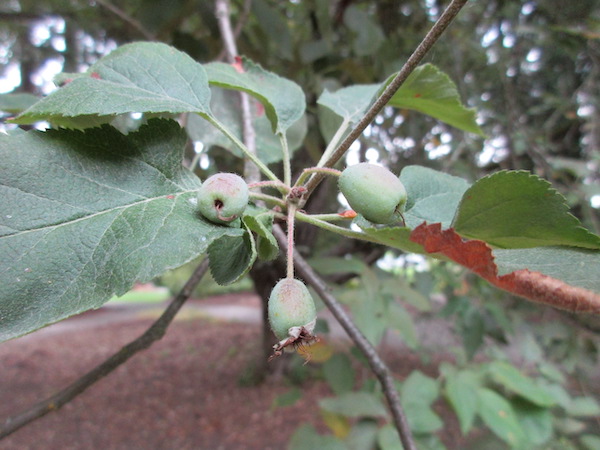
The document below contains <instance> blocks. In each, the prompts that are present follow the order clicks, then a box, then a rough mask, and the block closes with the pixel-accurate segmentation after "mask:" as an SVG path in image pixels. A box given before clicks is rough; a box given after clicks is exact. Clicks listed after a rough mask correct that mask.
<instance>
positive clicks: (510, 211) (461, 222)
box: [453, 171, 600, 249]
mask: <svg viewBox="0 0 600 450" xmlns="http://www.w3.org/2000/svg"><path fill="white" fill-rule="evenodd" d="M453 226H454V228H455V229H456V232H457V233H459V234H460V235H462V236H465V237H468V238H472V239H480V240H482V241H485V242H487V243H489V244H491V245H494V246H497V247H503V248H528V247H540V246H553V245H569V246H574V247H584V248H591V249H600V236H596V235H594V234H592V233H590V232H589V231H587V230H586V229H585V228H583V227H582V226H581V224H580V222H579V220H578V219H577V218H575V217H574V216H573V215H571V214H570V213H569V207H568V206H567V204H566V202H565V199H564V197H563V196H562V195H560V194H559V193H558V192H557V191H556V190H554V189H553V188H552V187H551V185H550V183H548V182H547V181H546V180H543V179H541V178H539V177H537V176H535V175H532V174H531V173H529V172H526V171H501V172H497V173H495V174H492V175H489V176H487V177H484V178H481V179H480V180H478V181H477V182H476V183H475V184H474V185H473V186H471V187H470V188H469V189H468V190H467V191H466V192H465V194H464V196H463V198H462V200H461V202H460V206H459V209H458V212H457V215H456V218H455V219H454V222H453Z"/></svg>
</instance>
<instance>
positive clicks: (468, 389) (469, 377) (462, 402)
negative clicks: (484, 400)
mask: <svg viewBox="0 0 600 450" xmlns="http://www.w3.org/2000/svg"><path fill="white" fill-rule="evenodd" d="M478 385H479V380H478V379H477V376H476V375H475V374H474V373H473V372H471V371H469V370H462V371H460V372H458V373H448V374H447V375H446V390H445V394H446V398H447V399H448V401H449V402H450V405H452V408H453V409H454V411H455V412H456V415H457V416H458V420H459V422H460V431H461V433H462V434H463V435H466V434H467V433H468V432H469V431H470V430H471V428H472V427H473V422H474V421H475V415H476V413H477V404H478V397H477V387H478Z"/></svg>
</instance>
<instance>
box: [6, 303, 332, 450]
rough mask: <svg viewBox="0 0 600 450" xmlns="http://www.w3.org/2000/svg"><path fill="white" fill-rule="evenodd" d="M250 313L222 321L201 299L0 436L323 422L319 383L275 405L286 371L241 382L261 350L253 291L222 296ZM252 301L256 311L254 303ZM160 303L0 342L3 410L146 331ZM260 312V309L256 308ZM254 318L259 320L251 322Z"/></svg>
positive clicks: (111, 437)
mask: <svg viewBox="0 0 600 450" xmlns="http://www.w3.org/2000/svg"><path fill="white" fill-rule="evenodd" d="M225 303H229V304H230V305H232V306H234V307H233V308H229V313H228V314H230V317H229V318H230V319H231V318H232V316H235V317H238V318H243V319H244V321H245V322H246V323H235V322H227V323H226V322H220V321H216V320H215V319H214V318H213V319H210V320H207V319H202V316H203V315H205V313H204V312H202V311H201V310H200V309H199V308H197V307H196V305H192V306H191V307H189V308H186V310H185V311H182V313H181V315H180V317H179V318H178V319H177V320H176V322H175V323H174V324H173V325H172V326H171V328H170V329H169V331H168V332H167V335H166V336H165V338H163V340H161V341H160V342H157V343H155V344H154V345H153V346H152V347H151V348H150V349H148V350H146V351H144V352H142V353H140V354H138V355H137V356H135V357H134V358H132V359H131V360H130V361H129V362H128V363H126V364H125V365H124V366H122V367H120V368H119V369H117V370H116V371H115V372H113V373H112V374H111V375H109V376H108V377H107V378H105V379H104V380H101V381H100V382H99V383H97V384H96V385H94V386H92V387H91V388H90V389H89V390H88V391H86V392H85V393H83V394H82V395H81V396H80V397H78V398H76V399H75V400H74V401H73V402H71V403H70V404H67V405H66V406H65V407H63V408H62V409H61V410H60V411H58V412H56V413H52V414H49V415H47V416H46V417H44V418H42V419H40V420H38V421H37V422H35V423H33V424H31V425H29V426H27V427H25V428H23V429H21V430H19V431H17V432H16V433H15V434H13V435H11V436H10V437H8V438H6V439H5V440H3V441H0V449H3V450H4V449H61V450H63V449H261V448H262V449H267V448H273V449H277V448H284V447H285V444H286V443H287V441H288V440H289V438H290V436H291V433H292V432H293V431H294V429H295V428H296V426H297V424H298V423H300V422H308V423H313V424H315V425H319V423H320V420H319V418H318V415H316V414H314V411H316V408H317V406H316V403H315V402H316V401H317V399H318V398H320V397H322V396H324V395H328V390H327V388H326V387H325V386H324V385H323V384H322V383H308V384H306V385H305V386H303V391H304V392H305V393H306V395H305V396H304V397H303V398H302V399H301V400H300V401H299V402H298V403H297V404H296V405H295V406H294V407H293V408H279V409H272V407H271V406H272V403H273V400H274V399H275V398H276V397H277V396H278V395H279V394H282V393H284V392H286V391H288V390H289V389H290V387H289V386H288V385H287V384H286V382H285V380H284V379H283V378H280V379H271V380H269V382H268V383H264V384H261V385H259V386H254V387H243V386H242V385H243V384H244V381H245V380H244V378H245V377H247V376H248V370H249V368H250V367H251V366H252V364H253V363H254V362H255V361H256V358H257V357H258V356H259V352H258V348H257V344H258V342H259V336H260V326H259V324H258V321H257V320H254V319H252V320H250V319H251V318H253V317H255V314H256V312H257V311H258V310H257V308H256V305H252V299H250V300H248V299H247V298H242V297H235V296H233V297H230V298H228V299H221V301H218V302H207V303H206V305H208V306H210V307H211V308H214V310H213V312H215V311H218V310H219V308H220V307H222V306H223V304H225ZM252 311H254V312H252ZM156 313H157V308H156V307H136V308H123V307H114V306H112V307H109V308H106V309H104V310H100V311H97V312H93V313H90V314H85V315H82V316H80V317H78V318H74V319H70V320H68V321H65V322H63V323H61V324H57V325H53V326H51V327H48V328H46V329H44V330H41V331H40V332H38V333H34V334H32V335H29V336H26V337H23V338H20V339H16V340H13V341H9V342H7V343H4V344H2V345H1V346H0V365H1V367H2V370H1V371H0V398H1V401H0V420H4V419H5V418H6V417H8V416H9V415H10V413H14V412H16V411H21V410H22V409H24V408H27V407H28V406H29V405H31V404H32V403H34V402H36V401H38V400H40V399H42V398H44V397H46V396H48V395H50V394H52V393H54V392H55V391H56V390H58V389H60V388H62V387H64V386H65V385H67V384H68V383H70V382H72V381H73V380H74V379H76V378H77V377H79V376H81V374H83V373H85V371H87V370H89V369H90V368H92V367H93V366H94V365H96V364H98V363H99V362H101V361H102V360H103V359H105V358H106V357H107V356H109V355H110V354H112V353H113V352H115V351H116V350H117V349H118V348H120V347H121V346H122V345H124V344H126V343H127V342H129V341H130V340H132V339H134V338H135V337H137V336H138V335H139V334H141V333H142V332H143V331H144V330H145V329H146V328H147V327H148V326H149V325H150V323H151V322H152V319H150V318H144V317H151V316H155V315H156ZM259 317H260V315H258V316H257V317H256V318H259ZM249 321H250V322H252V321H255V322H257V323H256V324H252V323H248V322H249Z"/></svg>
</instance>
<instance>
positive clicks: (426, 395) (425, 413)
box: [400, 370, 444, 433]
mask: <svg viewBox="0 0 600 450" xmlns="http://www.w3.org/2000/svg"><path fill="white" fill-rule="evenodd" d="M438 396H439V384H438V382H437V381H436V380H434V379H432V378H429V377H428V376H425V375H423V373H422V372H420V371H418V370H415V371H413V372H412V373H411V374H410V376H409V377H408V378H407V379H406V380H405V381H404V383H402V388H401V389H400V400H401V403H402V406H404V409H405V411H406V415H407V419H408V424H409V425H410V428H411V429H412V430H413V431H414V432H415V433H432V432H433V431H436V430H438V429H440V428H442V426H443V425H444V424H443V422H442V420H441V419H440V417H439V416H438V415H437V414H436V413H435V412H433V410H432V409H431V407H430V405H431V404H432V403H433V402H434V401H435V400H436V399H437V398H438Z"/></svg>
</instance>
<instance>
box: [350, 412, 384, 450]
mask: <svg viewBox="0 0 600 450" xmlns="http://www.w3.org/2000/svg"><path fill="white" fill-rule="evenodd" d="M378 432H379V426H378V425H377V422H376V421H375V420H373V419H364V420H360V421H359V422H358V423H356V424H354V426H352V428H351V429H350V433H348V436H346V439H345V441H346V443H347V445H348V448H349V449H350V450H373V449H374V448H376V447H375V445H376V443H377V433H378Z"/></svg>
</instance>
